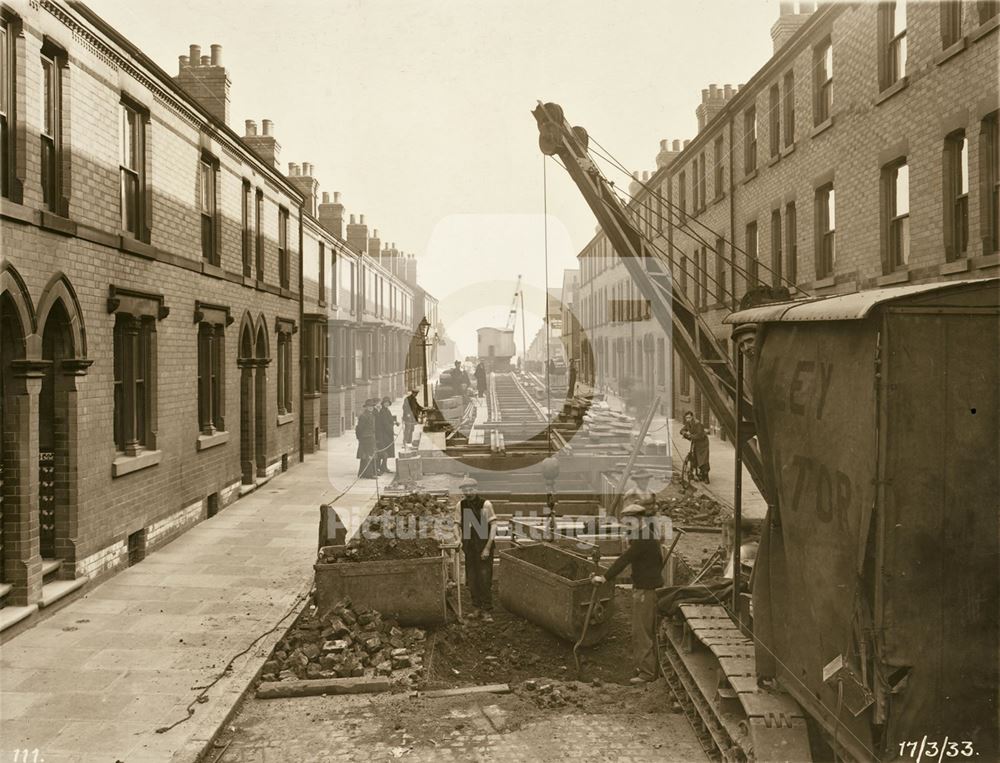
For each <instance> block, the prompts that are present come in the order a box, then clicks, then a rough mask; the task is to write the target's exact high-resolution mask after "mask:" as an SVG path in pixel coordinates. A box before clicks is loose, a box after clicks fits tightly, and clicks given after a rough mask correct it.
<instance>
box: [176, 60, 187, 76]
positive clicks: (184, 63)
mask: <svg viewBox="0 0 1000 763" xmlns="http://www.w3.org/2000/svg"><path fill="white" fill-rule="evenodd" d="M177 64H178V65H177V70H178V71H177V73H178V74H179V73H180V70H181V69H183V68H184V67H185V66H187V65H188V57H187V56H178V57H177Z"/></svg>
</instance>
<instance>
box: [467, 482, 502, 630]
mask: <svg viewBox="0 0 1000 763" xmlns="http://www.w3.org/2000/svg"><path fill="white" fill-rule="evenodd" d="M461 489H462V495H464V496H465V497H464V498H463V499H462V501H461V503H460V504H459V511H460V512H461V522H462V553H463V555H464V556H465V584H466V585H467V586H469V593H470V594H471V596H472V606H473V607H474V609H473V611H472V613H471V614H470V615H469V617H472V618H475V617H480V618H482V620H483V622H486V623H491V622H493V616H492V615H491V614H490V610H492V609H493V547H494V541H495V540H496V534H497V527H496V514H495V513H494V511H493V504H492V503H490V502H489V501H487V500H484V499H483V498H482V496H480V495H479V492H478V491H479V483H478V482H476V480H474V479H472V478H466V479H465V480H463V482H462V485H461Z"/></svg>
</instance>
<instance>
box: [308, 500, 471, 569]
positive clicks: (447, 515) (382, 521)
mask: <svg viewBox="0 0 1000 763" xmlns="http://www.w3.org/2000/svg"><path fill="white" fill-rule="evenodd" d="M451 513H452V511H451V507H450V506H449V505H448V503H447V499H446V498H445V499H444V500H442V499H441V498H439V497H436V496H433V495H431V494H429V493H410V494H407V495H402V496H383V497H382V498H380V499H379V501H378V503H376V504H375V507H374V508H373V509H372V511H371V513H370V514H369V515H368V517H367V518H366V519H365V521H364V523H363V524H362V526H361V528H360V530H359V531H358V532H357V533H356V534H355V536H354V537H353V538H352V539H351V540H350V541H349V542H348V544H347V545H346V546H324V547H323V548H321V549H320V558H319V562H320V563H321V564H336V563H338V562H373V561H389V560H395V559H419V558H423V557H428V556H437V555H438V554H439V553H440V544H441V543H450V542H454V541H455V540H456V539H457V535H456V529H455V527H454V522H453V521H452V517H451Z"/></svg>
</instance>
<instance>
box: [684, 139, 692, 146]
mask: <svg viewBox="0 0 1000 763" xmlns="http://www.w3.org/2000/svg"><path fill="white" fill-rule="evenodd" d="M690 142H691V141H689V140H686V141H684V148H687V147H688V143H690Z"/></svg>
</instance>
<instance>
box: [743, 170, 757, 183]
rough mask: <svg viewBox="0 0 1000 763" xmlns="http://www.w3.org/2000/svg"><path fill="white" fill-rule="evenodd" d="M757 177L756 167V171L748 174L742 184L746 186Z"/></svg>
mask: <svg viewBox="0 0 1000 763" xmlns="http://www.w3.org/2000/svg"><path fill="white" fill-rule="evenodd" d="M755 177H757V168H756V167H754V169H752V170H751V171H750V172H748V173H747V174H746V175H744V176H743V179H742V180H741V181H740V182H741V183H743V184H744V185H746V184H747V183H749V182H750V181H751V180H753V179H754V178H755Z"/></svg>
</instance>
